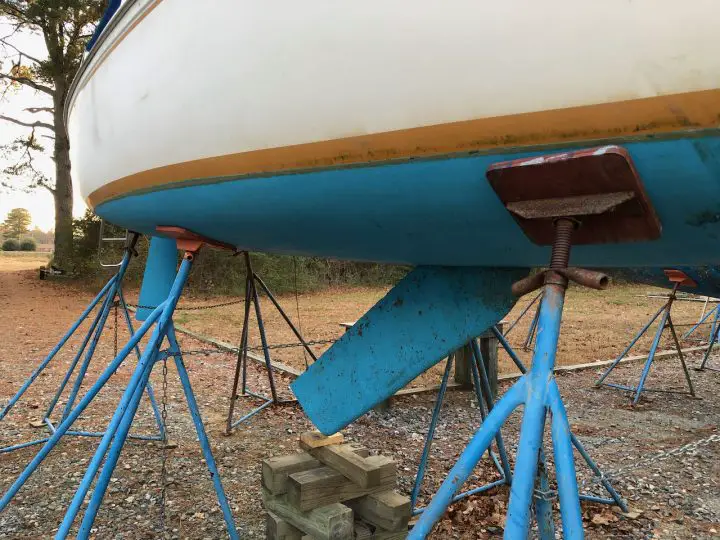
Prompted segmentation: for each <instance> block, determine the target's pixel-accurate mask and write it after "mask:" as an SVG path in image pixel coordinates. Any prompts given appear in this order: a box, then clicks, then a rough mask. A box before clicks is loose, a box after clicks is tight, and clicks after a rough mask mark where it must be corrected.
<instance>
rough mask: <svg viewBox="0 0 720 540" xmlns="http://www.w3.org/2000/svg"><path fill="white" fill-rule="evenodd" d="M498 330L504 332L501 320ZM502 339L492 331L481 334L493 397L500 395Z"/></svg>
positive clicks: (481, 350)
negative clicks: (499, 366) (499, 359)
mask: <svg viewBox="0 0 720 540" xmlns="http://www.w3.org/2000/svg"><path fill="white" fill-rule="evenodd" d="M496 326H497V328H498V330H499V331H500V333H501V334H502V332H503V328H504V323H502V322H500V323H498V324H497V325H496ZM499 344H500V341H499V340H498V339H497V338H496V337H495V334H493V333H492V332H489V331H488V332H485V333H484V334H483V335H482V336H480V342H479V345H480V354H482V357H483V363H484V364H485V371H487V376H488V380H489V381H490V392H491V393H492V399H494V397H495V396H497V395H498V380H499V379H498V377H499V372H498V346H499Z"/></svg>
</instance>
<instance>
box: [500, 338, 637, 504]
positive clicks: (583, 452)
mask: <svg viewBox="0 0 720 540" xmlns="http://www.w3.org/2000/svg"><path fill="white" fill-rule="evenodd" d="M491 331H492V333H493V335H494V336H495V337H496V338H497V339H498V341H499V342H500V345H502V347H503V349H505V352H506V353H507V354H508V356H510V358H511V360H512V361H513V363H514V364H515V366H517V368H518V370H520V373H527V368H526V367H525V364H523V362H522V360H520V358H519V357H518V355H517V354H516V353H515V351H514V350H513V348H512V347H511V346H510V343H508V341H507V340H506V339H505V337H504V336H503V335H502V332H500V330H499V329H498V328H497V327H493V328H492V329H491ZM570 440H571V441H572V444H573V446H574V447H575V448H576V449H577V451H578V452H579V453H580V455H581V456H582V458H583V460H584V461H585V463H587V466H588V467H589V468H590V470H592V471H593V473H594V474H595V476H596V477H597V478H599V479H600V480H599V482H600V483H601V484H602V486H603V487H604V488H605V489H606V490H607V492H608V493H609V494H610V497H611V498H610V499H603V498H599V497H593V496H591V495H583V494H580V498H581V499H586V500H592V501H593V502H599V503H604V504H613V503H614V504H616V505H618V506H619V507H620V509H621V510H622V511H623V512H627V511H628V508H627V505H626V504H625V501H623V499H622V497H620V495H619V494H618V492H617V491H615V488H613V486H612V484H611V483H610V481H609V480H608V479H607V478H605V476H604V475H603V473H602V471H601V470H600V467H598V466H597V464H596V463H595V461H593V459H592V458H591V457H590V454H588V452H587V450H585V447H584V446H583V444H582V443H581V442H580V439H578V438H577V437H576V436H575V434H573V433H572V432H571V433H570Z"/></svg>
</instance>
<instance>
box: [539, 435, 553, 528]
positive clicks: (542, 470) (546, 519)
mask: <svg viewBox="0 0 720 540" xmlns="http://www.w3.org/2000/svg"><path fill="white" fill-rule="evenodd" d="M546 464H547V461H546V460H545V450H544V449H543V448H542V446H541V447H540V457H539V464H538V473H537V487H538V489H537V490H535V521H536V522H537V525H538V537H539V538H540V539H541V540H555V521H554V520H553V505H552V500H553V498H552V496H551V492H550V480H548V472H547V465H546Z"/></svg>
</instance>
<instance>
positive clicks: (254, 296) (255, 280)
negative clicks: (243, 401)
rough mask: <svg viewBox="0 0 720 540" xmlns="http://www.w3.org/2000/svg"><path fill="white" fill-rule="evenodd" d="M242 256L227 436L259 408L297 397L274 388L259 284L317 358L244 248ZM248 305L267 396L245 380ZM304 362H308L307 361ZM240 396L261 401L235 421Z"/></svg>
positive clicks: (297, 336) (298, 337)
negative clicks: (259, 347)
mask: <svg viewBox="0 0 720 540" xmlns="http://www.w3.org/2000/svg"><path fill="white" fill-rule="evenodd" d="M243 256H244V258H245V302H244V303H245V312H244V315H243V326H242V334H241V337H240V347H239V348H238V355H237V362H236V364H235V376H234V378H233V386H232V391H231V393H230V399H229V401H230V406H229V408H228V415H227V420H226V424H225V434H226V435H229V434H230V433H231V432H232V430H233V429H234V428H235V427H237V426H238V425H240V424H242V423H244V422H246V421H248V420H249V419H250V418H252V417H253V416H255V415H256V414H257V413H259V412H260V411H262V410H264V409H266V408H267V407H269V406H271V405H273V404H274V405H285V404H291V403H296V402H297V400H295V399H281V398H279V396H278V392H277V387H276V385H275V375H274V370H273V365H272V359H271V358H270V348H271V347H270V346H269V345H268V341H267V335H266V333H265V323H264V321H263V316H262V309H261V308H260V295H259V293H258V287H259V289H260V290H261V291H262V292H263V293H265V296H267V298H268V299H270V302H272V304H273V306H275V309H276V310H277V311H278V313H280V316H281V317H282V318H283V320H284V321H285V323H286V324H287V325H288V327H290V330H292V332H293V334H295V337H296V338H297V339H298V340H299V341H300V345H301V346H302V347H303V349H304V350H305V352H306V353H307V354H309V355H310V358H312V361H313V362H315V361H316V360H317V357H316V356H315V353H313V351H312V349H311V348H310V345H309V344H308V342H307V341H305V339H304V338H303V336H302V334H301V333H300V331H299V330H298V329H297V328H296V326H295V325H294V324H293V322H292V321H291V320H290V318H289V317H288V315H287V313H285V310H283V308H282V306H281V305H280V303H279V302H278V301H277V299H276V298H275V296H273V294H272V293H271V292H270V289H269V288H268V286H267V285H266V284H265V282H264V281H263V280H262V278H260V276H258V275H257V274H256V273H255V271H254V269H253V266H252V262H251V261H250V254H249V253H248V252H247V251H245V252H243ZM251 306H253V307H254V309H255V320H256V322H257V326H258V333H259V334H260V342H261V344H262V352H263V359H264V361H265V370H266V373H267V378H268V384H269V386H270V396H267V395H264V394H261V393H259V392H253V391H252V390H250V389H249V388H248V380H247V363H248V355H249V354H251V353H250V347H249V345H248V341H249V334H250V309H251ZM306 364H307V361H306ZM306 367H307V366H306ZM241 374H242V387H241V391H240V394H238V385H239V383H240V380H241ZM240 397H252V398H256V399H259V400H260V401H261V402H262V404H261V405H260V406H259V407H256V408H255V409H253V410H251V411H250V412H249V413H247V414H245V415H243V416H242V417H241V418H239V419H237V420H234V413H235V403H236V401H237V400H238V399H239V398H240Z"/></svg>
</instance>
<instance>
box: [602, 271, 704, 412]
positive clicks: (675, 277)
mask: <svg viewBox="0 0 720 540" xmlns="http://www.w3.org/2000/svg"><path fill="white" fill-rule="evenodd" d="M665 275H666V276H667V277H668V279H669V280H670V282H671V283H673V288H672V291H671V292H670V295H669V296H668V300H667V302H665V304H664V305H663V306H662V307H661V308H660V309H659V310H658V311H657V312H656V313H655V315H653V316H652V318H651V319H650V321H649V322H648V323H647V324H646V325H645V326H644V327H643V328H642V329H641V330H640V332H638V333H637V335H636V336H635V337H634V338H633V340H632V341H631V342H630V344H629V345H628V346H627V347H626V348H625V350H624V351H623V352H622V353H620V356H618V357H617V358H616V359H615V360H614V361H613V363H612V364H610V366H609V367H608V368H607V370H606V371H605V373H603V374H602V376H601V377H600V378H599V379H598V380H597V382H596V383H595V386H596V387H600V386H609V387H610V388H617V389H619V390H624V391H626V392H632V394H633V399H632V404H633V406H634V405H637V403H638V402H639V401H640V396H641V394H642V392H643V391H645V392H663V393H669V394H690V395H691V396H692V397H695V389H694V388H693V385H692V381H691V380H690V372H689V371H688V368H687V365H686V364H685V357H684V355H683V352H682V347H681V346H680V341H679V340H678V337H677V333H676V332H675V325H674V324H673V321H672V316H671V314H670V311H671V310H672V306H673V302H674V301H675V298H676V295H677V290H678V288H679V287H680V286H681V285H685V286H691V287H694V286H696V283H695V282H694V281H693V280H692V279H690V278H689V277H688V276H687V275H685V274H684V273H683V272H680V271H679V270H665ZM658 317H659V318H660V323H659V324H658V327H657V330H656V332H655V337H654V339H653V342H652V345H651V346H650V352H649V353H648V357H647V360H646V361H645V365H644V366H643V369H642V372H641V374H640V380H639V381H638V384H637V386H627V385H624V384H615V383H608V382H605V379H607V377H608V376H609V375H610V373H611V372H612V371H613V370H614V369H615V368H616V367H617V365H618V364H619V363H620V361H621V360H622V359H623V358H625V355H627V353H628V352H629V351H630V349H632V347H633V346H634V345H635V343H637V342H638V340H639V339H640V338H641V337H642V336H643V335H645V333H646V332H647V331H648V330H649V329H650V327H651V326H652V324H653V323H654V322H655V321H656V320H657V319H658ZM666 328H669V329H670V334H671V335H672V338H673V341H674V342H675V348H676V350H677V354H678V357H679V358H680V365H681V366H682V370H683V373H684V375H685V380H686V382H687V385H688V390H687V391H685V390H661V389H654V388H645V381H646V380H647V376H648V374H649V373H650V368H651V367H652V364H653V360H654V359H655V353H656V352H657V348H658V345H659V344H660V338H661V337H662V335H663V333H664V332H665V329H666ZM711 349H712V343H711V344H710V345H709V346H708V349H707V351H710V350H711ZM708 354H709V353H707V352H706V358H707V355H708Z"/></svg>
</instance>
